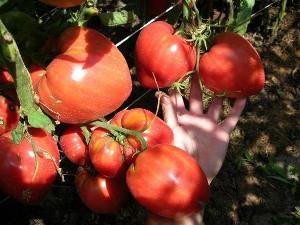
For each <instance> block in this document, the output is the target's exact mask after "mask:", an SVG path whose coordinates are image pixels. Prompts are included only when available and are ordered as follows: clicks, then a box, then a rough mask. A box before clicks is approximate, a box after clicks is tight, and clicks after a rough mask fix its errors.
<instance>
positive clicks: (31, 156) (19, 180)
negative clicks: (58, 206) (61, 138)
mask: <svg viewBox="0 0 300 225" xmlns="http://www.w3.org/2000/svg"><path fill="white" fill-rule="evenodd" d="M29 132H30V135H31V136H32V143H31V141H30V138H29V137H25V138H24V139H23V141H22V142H21V143H20V144H19V145H17V144H14V143H13V142H12V140H11V138H10V134H9V133H6V134H4V135H2V136H1V137H0V190H1V191H3V192H4V193H6V194H8V195H10V196H11V197H13V198H14V199H16V200H18V201H20V202H23V203H27V204H35V203H39V202H40V201H41V200H42V199H43V197H44V196H45V195H46V193H47V191H48V190H49V188H50V187H51V185H52V183H53V182H54V180H55V178H56V175H57V168H58V165H59V150H58V148H57V145H56V142H55V141H54V139H53V138H52V136H51V135H50V134H48V133H47V132H45V131H44V130H42V129H33V128H31V129H30V130H29Z"/></svg>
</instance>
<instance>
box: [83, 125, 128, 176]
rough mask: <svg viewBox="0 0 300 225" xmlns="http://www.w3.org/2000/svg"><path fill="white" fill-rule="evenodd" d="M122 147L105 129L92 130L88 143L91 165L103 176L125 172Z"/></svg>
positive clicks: (118, 174)
mask: <svg viewBox="0 0 300 225" xmlns="http://www.w3.org/2000/svg"><path fill="white" fill-rule="evenodd" d="M124 148H126V147H125V146H122V145H121V144H120V143H119V142H117V141H115V140H114V139H113V138H112V137H111V136H110V135H109V133H108V132H107V131H104V130H103V129H96V130H94V131H93V133H92V136H91V140H90V143H89V156H90V159H91V162H92V165H93V167H94V168H95V170H96V171H97V172H99V173H100V174H101V175H103V176H107V177H116V176H120V175H121V174H123V172H125V156H124Z"/></svg>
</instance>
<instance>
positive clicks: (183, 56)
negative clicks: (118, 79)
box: [135, 21, 196, 89]
mask: <svg viewBox="0 0 300 225" xmlns="http://www.w3.org/2000/svg"><path fill="white" fill-rule="evenodd" d="M174 33H175V30H174V28H173V27H172V26H171V25H170V24H168V23H166V22H163V21H158V22H154V23H152V24H150V25H149V26H147V27H146V28H144V29H143V30H142V31H141V33H140V34H139V36H138V38H137V42H136V46H135V55H136V69H137V75H138V79H139V81H140V82H141V85H142V86H144V87H146V88H153V89H156V88H157V85H156V82H155V79H156V81H157V83H158V87H160V88H162V87H169V86H171V85H172V84H173V83H174V82H176V81H178V80H179V79H180V78H181V77H183V76H184V75H185V74H186V73H187V72H189V71H192V70H193V69H194V66H195V62H196V51H195V48H194V47H193V46H192V45H190V44H188V43H187V42H186V41H185V40H184V39H183V38H182V37H181V36H179V35H176V34H174ZM154 77H155V79H154Z"/></svg>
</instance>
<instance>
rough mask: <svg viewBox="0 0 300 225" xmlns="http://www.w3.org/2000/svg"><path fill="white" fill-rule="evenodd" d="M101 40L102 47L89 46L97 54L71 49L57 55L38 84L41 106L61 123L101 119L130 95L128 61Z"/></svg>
mask: <svg viewBox="0 0 300 225" xmlns="http://www.w3.org/2000/svg"><path fill="white" fill-rule="evenodd" d="M79 29H81V28H79ZM86 35H89V32H87V33H86ZM98 37H101V38H99V39H97V43H98V42H99V43H101V45H98V44H97V45H96V44H95V45H94V44H93V43H94V42H92V43H88V45H89V44H90V45H91V46H93V47H95V49H98V50H97V51H86V49H82V48H77V47H71V48H68V49H67V51H66V52H65V53H63V54H60V55H58V56H57V57H56V58H55V59H54V60H53V61H52V62H51V63H50V64H49V65H48V67H47V69H46V71H47V73H46V75H45V76H44V77H42V79H41V80H40V82H39V84H38V87H37V93H38V96H39V100H40V106H41V107H42V109H43V110H44V111H45V112H46V113H47V114H49V115H50V116H51V117H53V118H54V119H56V120H58V121H60V122H63V123H71V124H81V123H85V122H88V121H93V120H96V119H99V118H101V117H103V116H105V115H107V114H109V113H111V112H113V111H115V110H116V109H117V108H118V107H120V106H121V105H122V103H123V102H124V101H125V100H126V99H127V98H128V96H129V95H130V93H131V89H132V81H131V77H130V72H129V68H128V65H127V63H126V60H125V58H124V57H123V55H122V54H121V52H120V51H119V50H118V49H117V47H116V46H115V45H114V44H113V43H112V42H110V41H109V40H108V39H107V38H105V37H104V36H103V35H100V36H98ZM87 40H88V39H87Z"/></svg>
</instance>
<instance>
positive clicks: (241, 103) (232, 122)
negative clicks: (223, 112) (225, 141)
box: [220, 98, 246, 134]
mask: <svg viewBox="0 0 300 225" xmlns="http://www.w3.org/2000/svg"><path fill="white" fill-rule="evenodd" d="M245 105H246V98H241V99H237V100H236V101H235V103H234V106H233V107H232V110H231V113H230V114H229V115H228V116H227V118H226V119H225V120H224V121H223V122H222V123H221V124H220V127H221V129H223V130H224V131H225V132H227V133H229V134H230V133H231V131H232V130H233V129H234V127H235V126H236V124H237V122H238V121H239V118H240V115H241V114H242V112H243V109H244V108H245Z"/></svg>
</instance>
